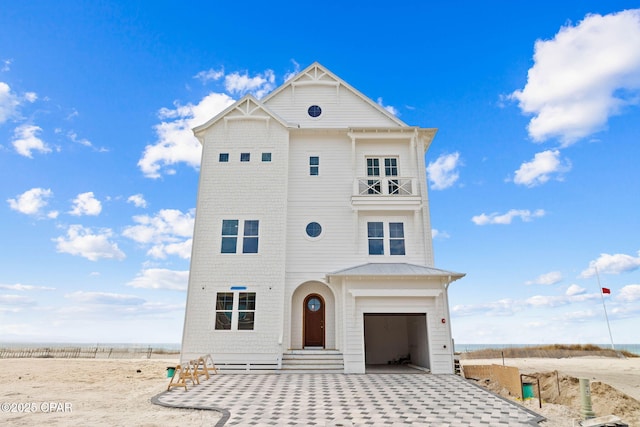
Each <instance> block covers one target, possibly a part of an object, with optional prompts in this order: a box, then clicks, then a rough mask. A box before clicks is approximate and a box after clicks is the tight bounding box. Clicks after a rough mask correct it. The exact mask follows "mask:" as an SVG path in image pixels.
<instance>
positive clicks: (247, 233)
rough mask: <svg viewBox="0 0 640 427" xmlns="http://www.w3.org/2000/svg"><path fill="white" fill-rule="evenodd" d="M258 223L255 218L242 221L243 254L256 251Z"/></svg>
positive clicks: (255, 252)
mask: <svg viewBox="0 0 640 427" xmlns="http://www.w3.org/2000/svg"><path fill="white" fill-rule="evenodd" d="M258 224H259V221H257V220H249V221H245V222H244V238H243V239H242V253H243V254H257V253H258V228H259V227H258Z"/></svg>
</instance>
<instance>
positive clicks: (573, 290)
mask: <svg viewBox="0 0 640 427" xmlns="http://www.w3.org/2000/svg"><path fill="white" fill-rule="evenodd" d="M585 292H587V290H586V289H585V288H583V287H581V286H578V285H576V284H573V285H571V286H569V287H568V288H567V292H565V295H567V296H569V297H572V296H576V295H582V294H584V293H585Z"/></svg>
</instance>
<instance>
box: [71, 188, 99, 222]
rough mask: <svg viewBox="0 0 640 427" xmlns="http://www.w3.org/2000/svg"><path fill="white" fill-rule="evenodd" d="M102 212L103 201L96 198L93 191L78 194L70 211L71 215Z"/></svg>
mask: <svg viewBox="0 0 640 427" xmlns="http://www.w3.org/2000/svg"><path fill="white" fill-rule="evenodd" d="M100 212H102V203H100V200H98V199H96V198H95V196H94V195H93V192H92V191H88V192H86V193H81V194H78V196H77V197H76V198H75V199H73V207H72V209H71V210H70V211H69V213H70V214H71V215H75V216H81V215H93V216H95V215H100Z"/></svg>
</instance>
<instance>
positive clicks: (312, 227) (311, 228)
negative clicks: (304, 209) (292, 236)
mask: <svg viewBox="0 0 640 427" xmlns="http://www.w3.org/2000/svg"><path fill="white" fill-rule="evenodd" d="M320 233H322V226H321V225H320V224H318V223H317V222H310V223H309V224H307V236H309V237H312V238H313V237H318V236H319V235H320Z"/></svg>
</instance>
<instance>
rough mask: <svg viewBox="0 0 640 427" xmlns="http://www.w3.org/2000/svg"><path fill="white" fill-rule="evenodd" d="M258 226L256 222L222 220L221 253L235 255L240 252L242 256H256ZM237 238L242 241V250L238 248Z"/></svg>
mask: <svg viewBox="0 0 640 427" xmlns="http://www.w3.org/2000/svg"><path fill="white" fill-rule="evenodd" d="M259 225H260V223H259V221H258V220H245V221H240V220H237V219H223V220H222V245H221V246H222V249H221V252H222V253H223V254H235V253H239V251H240V250H242V253H243V254H257V253H258V238H259V231H260V230H259ZM238 238H241V239H242V249H240V248H239V247H238V246H239V245H238Z"/></svg>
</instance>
